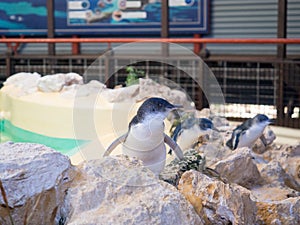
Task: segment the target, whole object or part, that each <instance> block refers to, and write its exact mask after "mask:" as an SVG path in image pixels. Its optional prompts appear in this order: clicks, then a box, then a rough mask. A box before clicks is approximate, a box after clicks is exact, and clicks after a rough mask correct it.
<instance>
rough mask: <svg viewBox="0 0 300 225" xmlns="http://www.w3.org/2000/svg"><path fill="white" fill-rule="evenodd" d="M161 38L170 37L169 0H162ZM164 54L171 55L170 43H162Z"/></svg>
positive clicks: (165, 55)
mask: <svg viewBox="0 0 300 225" xmlns="http://www.w3.org/2000/svg"><path fill="white" fill-rule="evenodd" d="M160 36H161V38H168V37H169V1H167V0H165V1H161V33H160ZM162 54H163V56H164V57H167V56H168V55H169V44H168V43H162Z"/></svg>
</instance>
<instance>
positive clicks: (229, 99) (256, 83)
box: [0, 38, 300, 128]
mask: <svg viewBox="0 0 300 225" xmlns="http://www.w3.org/2000/svg"><path fill="white" fill-rule="evenodd" d="M135 41H136V42H138V41H148V42H175V43H194V44H195V45H200V44H205V43H222V44H227V43H228V44H232V43H236V44H245V43H247V44H249V43H250V44H251V43H252V44H278V45H284V44H300V39H284V38H282V39H276V38H274V39H204V38H182V39H181V38H176V39H174V38H172V39H156V38H150V39H137V38H121V39H104V38H75V39H74V38H54V39H48V38H42V39H35V38H21V39H17V38H2V39H0V42H3V43H28V42H30V43H41V42H43V43H89V42H106V43H127V42H135ZM108 46H109V45H108ZM194 49H195V48H194ZM97 57H98V56H96V55H80V54H79V55H31V56H28V55H18V54H7V55H3V56H2V57H0V74H1V76H2V77H1V79H2V80H4V79H5V78H6V77H7V75H9V74H13V73H17V72H23V71H28V72H39V73H40V74H43V75H45V74H53V73H58V72H62V73H64V72H71V71H72V72H77V73H79V74H84V72H85V71H86V70H87V68H88V67H89V66H90V65H91V64H92V63H93V62H94V60H95V59H96V58H97ZM134 57H137V58H138V56H132V57H130V56H127V58H126V59H124V58H118V57H115V56H113V55H112V56H110V57H109V59H105V60H103V61H102V62H99V63H100V64H99V65H98V70H99V74H102V75H103V74H104V75H105V76H106V77H108V76H109V74H110V73H111V71H109V70H108V69H107V68H110V67H112V65H113V67H114V70H115V71H117V72H115V73H114V74H113V79H110V81H109V83H108V85H110V86H111V87H113V86H114V85H118V84H123V83H124V82H125V80H126V77H127V73H126V70H125V68H122V67H120V64H122V65H124V60H127V61H128V62H127V63H128V65H132V66H134V67H136V68H138V69H140V70H144V71H145V72H146V73H147V74H150V75H151V74H157V73H160V74H161V73H162V72H163V71H167V73H165V74H163V75H164V76H166V78H168V79H170V80H173V81H174V82H176V83H179V84H180V86H181V87H182V88H184V89H185V90H186V91H187V93H188V94H189V95H190V96H191V98H192V99H193V100H194V101H195V102H196V105H197V107H198V108H199V109H200V108H203V107H206V106H207V100H206V97H207V96H206V97H205V95H203V93H202V91H201V89H200V88H199V86H198V85H197V83H195V82H194V81H193V80H192V79H190V78H189V76H188V73H189V72H188V70H189V69H190V68H193V66H195V65H192V64H193V62H191V61H189V59H184V58H182V59H178V58H177V59H176V60H175V59H170V60H173V65H172V66H171V65H166V64H164V63H159V62H155V60H153V61H145V62H136V58H134ZM122 60H123V62H122V63H121V61H122ZM174 60H175V61H174ZM204 60H205V62H206V63H207V65H208V66H209V67H210V69H211V70H212V71H213V73H214V75H215V77H216V78H217V80H218V82H219V85H220V87H221V89H222V91H223V94H224V97H225V101H226V103H227V104H226V105H227V109H226V110H227V111H226V117H229V118H231V119H244V118H245V117H250V116H251V113H257V112H261V113H266V114H268V115H269V116H270V117H273V118H274V119H275V121H276V124H277V125H281V126H287V127H294V128H300V118H299V117H300V112H299V111H300V61H299V60H292V59H286V58H283V59H282V58H277V56H273V57H269V58H263V57H261V56H257V57H255V56H253V57H238V56H235V57H226V56H221V57H220V56H218V57H215V56H212V57H208V58H205V59H204ZM108 63H109V65H108ZM127 63H126V64H127ZM179 64H180V67H181V68H184V70H186V71H183V70H179V69H178V66H176V65H179ZM174 65H175V66H174ZM7 71H9V72H7ZM6 74H7V75H6ZM94 78H96V77H94ZM85 79H86V81H88V80H89V79H93V77H92V76H91V77H89V78H88V77H85Z"/></svg>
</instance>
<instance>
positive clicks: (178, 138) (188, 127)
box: [169, 117, 214, 154]
mask: <svg viewBox="0 0 300 225" xmlns="http://www.w3.org/2000/svg"><path fill="white" fill-rule="evenodd" d="M212 129H214V126H213V123H212V121H211V120H209V119H206V118H194V117H190V118H187V119H185V120H184V121H183V122H180V123H178V124H177V126H176V128H175V130H174V132H173V133H172V135H171V138H172V139H173V140H174V141H175V142H176V143H177V144H178V145H179V146H180V148H181V149H182V150H183V151H185V150H188V149H189V148H191V147H192V146H193V145H194V144H195V143H196V142H197V140H198V138H199V137H200V136H203V135H206V134H209V133H210V132H211V131H212ZM171 153H172V151H171V150H170V151H169V154H171Z"/></svg>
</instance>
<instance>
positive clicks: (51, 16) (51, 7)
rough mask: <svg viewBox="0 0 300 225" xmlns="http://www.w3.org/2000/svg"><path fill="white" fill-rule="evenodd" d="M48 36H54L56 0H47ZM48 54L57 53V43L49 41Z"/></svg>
mask: <svg viewBox="0 0 300 225" xmlns="http://www.w3.org/2000/svg"><path fill="white" fill-rule="evenodd" d="M47 27H48V28H47V37H48V38H54V35H55V31H54V0H47ZM48 54H49V55H55V44H54V43H48Z"/></svg>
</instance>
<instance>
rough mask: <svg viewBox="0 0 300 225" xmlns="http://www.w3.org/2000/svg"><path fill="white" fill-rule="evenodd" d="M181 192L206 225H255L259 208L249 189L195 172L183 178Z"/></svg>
mask: <svg viewBox="0 0 300 225" xmlns="http://www.w3.org/2000/svg"><path fill="white" fill-rule="evenodd" d="M178 189H179V191H180V192H181V193H182V194H183V195H184V196H185V197H186V198H187V199H188V200H189V201H190V202H191V203H192V205H193V206H194V208H195V210H196V211H197V213H198V214H199V215H200V216H201V217H203V218H204V219H205V224H220V225H221V224H234V225H238V224H255V216H256V210H257V209H256V205H255V202H254V201H252V200H251V197H250V196H251V194H250V191H248V190H247V189H246V188H243V187H241V186H239V185H236V184H225V183H223V182H222V181H219V180H216V179H213V178H210V177H208V176H206V175H204V174H202V173H200V172H198V171H194V170H191V171H188V172H185V173H184V174H183V175H182V177H181V179H180V181H179V185H178Z"/></svg>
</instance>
